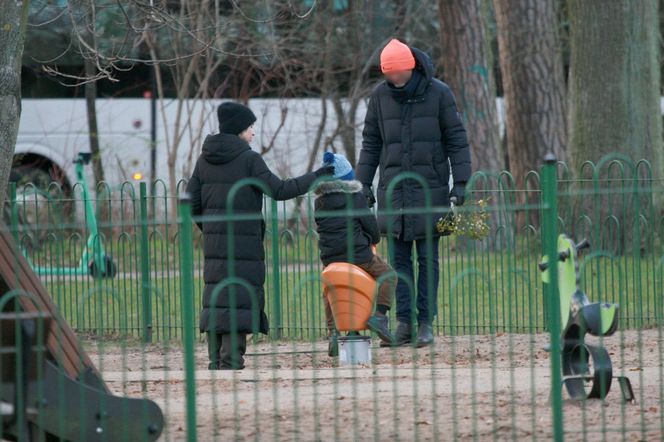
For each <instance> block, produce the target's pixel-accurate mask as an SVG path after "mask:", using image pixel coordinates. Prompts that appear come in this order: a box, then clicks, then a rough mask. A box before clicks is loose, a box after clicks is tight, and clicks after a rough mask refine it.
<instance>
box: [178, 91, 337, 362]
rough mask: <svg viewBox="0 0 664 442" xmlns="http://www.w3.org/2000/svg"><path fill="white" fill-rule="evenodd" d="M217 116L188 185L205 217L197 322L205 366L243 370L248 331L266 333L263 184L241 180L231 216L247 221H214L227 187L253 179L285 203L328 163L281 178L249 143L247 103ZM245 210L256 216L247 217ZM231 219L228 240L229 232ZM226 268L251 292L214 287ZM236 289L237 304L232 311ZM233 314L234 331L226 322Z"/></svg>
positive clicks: (226, 106)
mask: <svg viewBox="0 0 664 442" xmlns="http://www.w3.org/2000/svg"><path fill="white" fill-rule="evenodd" d="M217 116H218V118H219V132H220V133H219V134H217V135H208V136H207V138H206V139H205V141H204V143H203V151H202V154H201V156H200V157H199V158H198V161H197V162H196V167H195V168H194V173H193V175H192V176H191V180H190V181H189V184H188V185H187V192H188V193H189V194H190V195H191V201H192V211H193V214H194V216H201V217H202V218H201V219H200V220H199V221H198V222H197V223H198V226H199V227H200V228H201V229H202V231H203V250H204V254H205V255H204V256H205V264H204V265H205V267H204V271H203V278H204V282H205V288H204V290H203V310H202V312H201V318H200V324H199V327H200V331H201V333H203V332H206V333H207V334H208V353H209V356H210V364H209V366H208V368H209V369H210V370H227V369H237V370H241V369H242V368H244V358H243V356H244V354H245V351H246V344H247V334H248V333H256V332H261V333H265V334H267V333H268V320H267V316H266V315H265V309H264V307H265V295H264V292H263V284H264V283H265V261H264V260H265V252H264V250H263V237H264V234H265V222H264V221H263V217H262V208H263V191H264V189H262V188H260V187H257V186H255V185H246V186H242V187H240V188H239V190H238V191H237V192H236V193H235V196H234V197H233V202H232V204H233V207H232V209H233V215H243V216H245V218H244V219H242V220H238V221H236V222H231V221H229V220H219V219H214V218H215V217H219V216H223V215H226V214H227V210H228V209H229V207H227V197H228V195H229V191H230V190H231V188H232V187H233V185H235V184H236V183H237V182H238V181H240V180H242V179H243V178H254V179H258V180H259V181H260V182H262V183H263V184H264V185H265V188H266V189H265V190H266V191H267V192H268V195H269V196H270V197H272V198H275V199H277V200H286V199H290V198H294V197H296V196H299V195H302V194H304V193H306V192H307V191H308V190H309V187H310V186H311V184H313V182H314V181H315V180H316V179H317V178H319V177H322V176H325V175H331V174H332V172H333V167H331V166H326V167H322V168H320V169H318V170H317V171H315V172H312V173H308V174H305V175H302V176H301V177H299V178H294V179H288V180H281V179H279V178H277V177H276V176H275V175H273V174H272V172H270V169H268V167H267V165H266V164H265V161H263V158H262V157H261V156H260V154H259V153H257V152H254V151H253V150H251V147H250V146H249V143H251V141H252V140H253V138H254V130H253V124H254V123H255V121H256V116H255V115H254V113H253V112H252V111H251V110H250V109H249V108H248V107H246V106H243V105H241V104H237V103H230V102H227V103H223V104H222V105H221V106H219V108H218V109H217ZM248 215H249V216H251V215H255V217H252V218H250V219H246V216H248ZM231 224H232V225H233V237H232V238H231V236H230V234H229V226H230V225H231ZM231 239H232V240H233V241H234V244H235V248H234V250H235V252H234V256H232V257H229V256H228V243H229V241H230V240H231ZM231 266H233V275H234V276H235V277H237V278H241V279H242V280H244V281H245V282H247V283H248V284H249V286H250V287H251V290H249V289H248V288H246V287H244V286H241V285H237V284H234V285H232V286H226V287H224V288H223V289H221V290H219V289H217V286H218V285H219V284H220V283H222V282H223V281H224V280H225V279H226V278H228V276H229V270H230V267H231ZM233 294H234V298H235V307H236V308H235V309H233V310H231V305H232V301H233V299H232V296H233ZM233 316H235V322H234V325H235V327H234V328H235V329H234V330H233V329H232V327H231V324H232V323H233V322H232V320H231V318H232V317H233ZM233 344H235V345H233ZM233 347H235V348H233Z"/></svg>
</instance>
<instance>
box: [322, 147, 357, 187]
mask: <svg viewBox="0 0 664 442" xmlns="http://www.w3.org/2000/svg"><path fill="white" fill-rule="evenodd" d="M323 165H332V166H334V178H335V179H337V180H345V181H350V180H352V179H354V178H355V172H353V166H351V164H350V162H348V160H347V159H346V157H345V156H343V155H339V154H336V153H333V152H325V154H324V155H323Z"/></svg>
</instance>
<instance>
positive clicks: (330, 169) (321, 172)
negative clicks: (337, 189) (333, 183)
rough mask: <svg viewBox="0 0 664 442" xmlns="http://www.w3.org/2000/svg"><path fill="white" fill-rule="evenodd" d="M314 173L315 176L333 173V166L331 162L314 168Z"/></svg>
mask: <svg viewBox="0 0 664 442" xmlns="http://www.w3.org/2000/svg"><path fill="white" fill-rule="evenodd" d="M314 174H315V175H316V178H320V177H324V176H330V175H334V166H333V165H331V164H326V165H325V166H323V167H321V168H320V169H317V170H315V171H314Z"/></svg>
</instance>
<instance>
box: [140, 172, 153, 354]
mask: <svg viewBox="0 0 664 442" xmlns="http://www.w3.org/2000/svg"><path fill="white" fill-rule="evenodd" d="M140 207H141V209H140V210H141V212H140V216H141V306H142V312H141V313H142V319H143V342H145V343H150V342H152V299H151V298H150V291H151V283H150V247H149V244H150V243H149V236H148V235H149V233H148V195H147V184H146V183H145V182H144V181H141V184H140Z"/></svg>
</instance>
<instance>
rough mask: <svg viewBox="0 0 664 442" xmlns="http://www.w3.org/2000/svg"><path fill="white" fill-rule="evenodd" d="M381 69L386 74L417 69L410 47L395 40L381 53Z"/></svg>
mask: <svg viewBox="0 0 664 442" xmlns="http://www.w3.org/2000/svg"><path fill="white" fill-rule="evenodd" d="M380 69H381V70H382V71H383V73H384V74H387V73H388V72H394V71H407V70H410V69H415V58H414V57H413V53H412V52H411V50H410V48H409V47H408V46H406V45H405V44H403V43H401V42H400V41H399V40H397V39H395V38H393V39H392V40H391V41H390V42H389V43H388V44H387V46H385V47H384V48H383V51H382V52H381V53H380Z"/></svg>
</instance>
